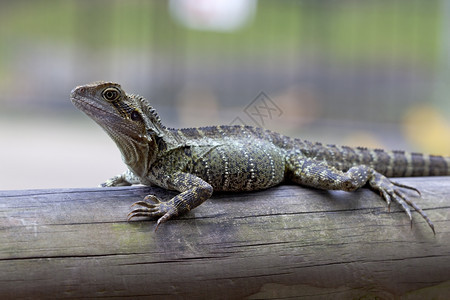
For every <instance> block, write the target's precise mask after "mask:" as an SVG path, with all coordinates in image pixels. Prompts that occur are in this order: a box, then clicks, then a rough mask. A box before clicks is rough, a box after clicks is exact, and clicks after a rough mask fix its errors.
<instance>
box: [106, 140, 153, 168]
mask: <svg viewBox="0 0 450 300" xmlns="http://www.w3.org/2000/svg"><path fill="white" fill-rule="evenodd" d="M108 134H109V136H110V137H111V138H112V140H113V141H114V142H115V143H116V145H117V148H119V150H120V153H121V154H122V160H123V162H124V163H125V164H126V165H127V166H128V167H129V168H130V169H131V170H132V171H133V173H134V174H135V175H137V176H139V177H141V176H145V174H147V172H148V170H149V164H150V160H151V158H152V156H151V155H149V154H151V153H150V152H151V151H149V148H150V147H149V144H148V142H147V141H145V140H144V139H143V140H142V141H139V140H135V139H133V138H131V137H129V136H127V135H123V134H120V133H117V132H115V133H112V132H108Z"/></svg>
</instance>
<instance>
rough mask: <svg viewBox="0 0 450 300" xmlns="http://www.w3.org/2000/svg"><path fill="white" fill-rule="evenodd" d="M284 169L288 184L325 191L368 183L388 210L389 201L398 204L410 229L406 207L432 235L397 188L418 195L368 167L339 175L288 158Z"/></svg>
mask: <svg viewBox="0 0 450 300" xmlns="http://www.w3.org/2000/svg"><path fill="white" fill-rule="evenodd" d="M288 169H289V170H290V172H291V180H292V181H293V182H296V183H298V184H301V185H307V186H311V187H315V188H320V189H325V190H343V191H348V192H351V191H354V190H356V189H358V188H360V187H363V186H364V185H366V183H369V184H370V187H371V188H372V189H374V190H377V191H379V192H380V193H381V195H382V196H383V198H384V200H386V202H387V204H388V206H390V203H391V201H394V202H396V203H398V204H400V206H401V207H402V209H403V210H404V211H405V213H406V214H407V215H408V217H409V219H410V221H411V225H412V216H411V211H410V208H409V206H411V207H413V208H414V209H415V210H416V211H417V212H418V213H419V214H420V215H421V216H422V217H423V218H424V219H425V221H426V222H427V223H428V225H429V226H430V227H431V229H432V230H433V232H435V231H434V225H433V223H432V222H431V220H430V219H429V218H428V216H427V215H426V214H425V212H424V211H423V210H422V209H421V208H420V207H419V206H417V204H415V203H414V202H413V201H412V200H411V199H409V197H408V196H407V195H405V194H404V193H403V192H402V191H401V190H400V188H406V189H410V190H413V191H416V192H418V193H419V194H420V192H419V191H418V190H417V189H415V188H413V187H409V186H406V185H402V184H398V183H395V182H393V181H391V180H389V179H388V178H387V177H385V176H384V175H382V174H380V173H378V172H377V171H375V170H374V169H373V168H371V167H368V166H365V165H360V166H355V167H352V168H350V169H349V170H348V171H347V172H342V171H340V170H337V169H336V168H334V167H332V166H329V165H328V164H327V163H326V162H323V161H316V160H314V159H310V158H301V159H296V158H295V157H292V158H290V160H289V161H288ZM408 205H409V206H408Z"/></svg>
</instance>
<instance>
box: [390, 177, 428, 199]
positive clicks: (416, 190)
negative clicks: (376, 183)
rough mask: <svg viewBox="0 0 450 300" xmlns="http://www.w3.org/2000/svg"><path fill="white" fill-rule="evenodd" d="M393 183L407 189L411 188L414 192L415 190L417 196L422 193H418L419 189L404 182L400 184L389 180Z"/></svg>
mask: <svg viewBox="0 0 450 300" xmlns="http://www.w3.org/2000/svg"><path fill="white" fill-rule="evenodd" d="M389 181H390V182H391V183H392V184H393V185H395V186H398V187H401V188H404V189H408V190H413V191H414V192H416V193H417V194H419V196H422V194H421V193H420V191H419V190H418V189H416V188H415V187H412V186H409V185H405V184H401V183H398V182H395V181H392V180H389Z"/></svg>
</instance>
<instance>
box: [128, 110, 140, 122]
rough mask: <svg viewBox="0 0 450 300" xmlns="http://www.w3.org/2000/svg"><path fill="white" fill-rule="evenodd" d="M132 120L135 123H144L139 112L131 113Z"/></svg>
mask: <svg viewBox="0 0 450 300" xmlns="http://www.w3.org/2000/svg"><path fill="white" fill-rule="evenodd" d="M130 118H131V120H133V121H135V122H142V121H143V119H142V116H141V114H140V113H139V112H138V111H137V110H133V111H132V112H131V114H130Z"/></svg>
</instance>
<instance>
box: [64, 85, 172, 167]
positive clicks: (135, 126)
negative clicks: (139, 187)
mask: <svg viewBox="0 0 450 300" xmlns="http://www.w3.org/2000/svg"><path fill="white" fill-rule="evenodd" d="M70 99H71V101H72V103H73V104H74V105H75V107H77V108H78V109H79V110H81V111H83V112H84V113H85V114H87V115H88V116H89V117H90V118H91V119H93V120H94V121H95V122H96V123H97V124H99V125H100V126H101V127H102V128H103V129H104V130H105V131H106V132H107V133H108V135H109V136H110V137H111V138H112V139H113V140H114V142H115V143H116V144H117V146H118V148H119V149H120V151H121V152H122V156H123V159H124V161H125V163H126V164H127V165H129V166H132V165H134V164H136V163H137V161H139V163H140V164H142V163H143V160H144V159H145V157H148V158H150V157H151V156H152V154H154V153H149V152H154V151H157V147H158V145H157V143H158V141H159V139H160V138H162V136H163V134H164V133H163V130H164V129H165V127H164V126H163V125H162V124H161V121H160V119H159V117H158V115H157V113H156V112H155V110H154V109H153V108H152V107H151V106H150V105H149V103H148V102H147V101H146V100H145V99H144V98H142V97H140V96H137V95H128V94H126V93H125V91H124V90H123V89H122V88H121V86H120V85H119V84H117V83H112V82H103V81H102V82H94V83H91V84H87V85H83V86H78V87H76V88H74V89H73V90H72V92H71V95H70ZM149 155H150V157H149ZM148 158H147V159H148Z"/></svg>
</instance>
